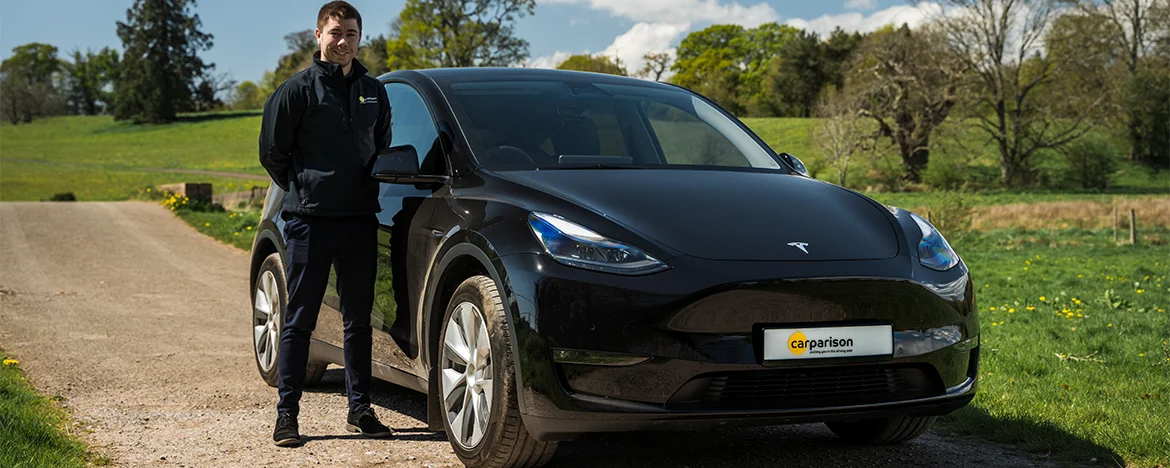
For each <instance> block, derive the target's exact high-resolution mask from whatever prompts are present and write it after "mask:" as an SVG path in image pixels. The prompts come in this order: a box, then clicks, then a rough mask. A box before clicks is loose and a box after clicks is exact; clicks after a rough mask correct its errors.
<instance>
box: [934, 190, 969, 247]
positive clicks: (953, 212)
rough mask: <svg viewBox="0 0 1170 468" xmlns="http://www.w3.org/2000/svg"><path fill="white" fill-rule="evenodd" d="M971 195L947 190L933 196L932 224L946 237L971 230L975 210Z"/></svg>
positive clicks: (957, 235) (961, 234) (962, 234)
mask: <svg viewBox="0 0 1170 468" xmlns="http://www.w3.org/2000/svg"><path fill="white" fill-rule="evenodd" d="M972 205H973V203H972V200H971V197H970V196H969V195H968V194H967V193H966V192H962V191H955V190H945V191H940V192H936V193H935V194H934V195H932V196H931V199H930V202H929V203H928V205H927V206H928V207H929V209H930V224H933V225H934V227H935V228H937V229H938V231H939V232H941V233H942V234H943V236H944V237H947V238H952V237H961V236H964V235H966V234H967V233H969V232H970V231H971V214H972V212H973V211H974V208H973V206H972Z"/></svg>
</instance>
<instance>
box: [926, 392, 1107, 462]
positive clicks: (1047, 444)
mask: <svg viewBox="0 0 1170 468" xmlns="http://www.w3.org/2000/svg"><path fill="white" fill-rule="evenodd" d="M935 427H936V428H938V429H941V430H942V431H943V432H945V433H948V434H958V435H963V436H977V437H980V438H982V439H986V440H992V441H995V442H999V443H1002V444H1009V445H1012V446H1016V447H1019V448H1021V449H1024V450H1029V451H1032V452H1035V453H1039V454H1049V456H1050V457H1051V458H1055V459H1058V460H1065V461H1070V462H1078V463H1088V461H1089V460H1090V459H1092V458H1096V459H1097V460H1103V461H1104V463H1105V464H1107V465H1110V466H1124V465H1125V459H1124V458H1122V456H1121V455H1119V454H1117V452H1114V451H1113V450H1112V449H1109V448H1107V447H1102V446H1100V445H1097V444H1096V443H1094V442H1092V441H1089V440H1087V439H1084V438H1082V437H1080V436H1077V435H1073V434H1069V433H1068V432H1067V431H1065V430H1064V429H1062V428H1060V426H1057V425H1055V424H1052V423H1050V422H1046V421H1033V420H1028V419H1022V418H1001V417H997V416H992V415H991V414H990V413H988V412H987V410H984V409H983V408H979V407H975V406H965V407H963V408H962V409H960V410H958V411H956V412H954V413H952V414H950V415H948V416H947V417H946V418H943V419H942V420H940V421H939V424H936V425H935Z"/></svg>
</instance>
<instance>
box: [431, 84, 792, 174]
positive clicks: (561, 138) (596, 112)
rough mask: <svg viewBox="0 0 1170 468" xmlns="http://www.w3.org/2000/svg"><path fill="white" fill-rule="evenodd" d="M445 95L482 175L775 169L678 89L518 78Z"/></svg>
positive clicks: (728, 124)
mask: <svg viewBox="0 0 1170 468" xmlns="http://www.w3.org/2000/svg"><path fill="white" fill-rule="evenodd" d="M445 92H447V93H449V94H450V95H451V96H452V97H453V98H454V99H452V100H451V101H452V104H453V107H454V108H455V111H456V118H457V119H458V120H459V121H460V125H461V127H462V128H463V130H464V132H465V134H466V135H467V136H468V140H469V143H470V144H471V146H472V150H473V152H474V154H475V157H476V159H477V160H478V161H479V162H480V164H482V165H483V166H485V167H487V168H488V169H494V170H532V169H548V168H558V167H568V166H570V165H580V164H586V165H593V164H599V163H603V164H606V165H611V164H620V165H622V166H626V165H629V166H660V165H663V164H667V165H679V166H684V165H686V166H724V167H750V168H766V169H780V165H779V163H778V162H777V161H776V160H775V158H773V157H772V156H771V155H770V154H769V153H768V151H767V149H766V148H764V147H762V146H761V145H760V144H758V143H757V142H756V141H755V140H754V139H753V138H752V137H751V135H750V134H748V133H746V132H744V131H743V129H742V128H740V127H739V126H737V125H736V123H735V121H734V120H732V119H730V118H728V117H727V116H725V115H723V114H722V113H720V112H719V111H718V110H717V109H715V108H714V107H712V106H710V105H709V104H707V103H705V102H704V101H702V100H701V99H698V98H697V97H696V96H694V95H693V94H691V93H689V92H687V91H684V90H676V89H668V88H656V87H646V86H637V85H618V84H611V83H591V82H582V81H564V82H561V81H544V80H526V81H469V82H457V83H452V84H449V85H446V89H445Z"/></svg>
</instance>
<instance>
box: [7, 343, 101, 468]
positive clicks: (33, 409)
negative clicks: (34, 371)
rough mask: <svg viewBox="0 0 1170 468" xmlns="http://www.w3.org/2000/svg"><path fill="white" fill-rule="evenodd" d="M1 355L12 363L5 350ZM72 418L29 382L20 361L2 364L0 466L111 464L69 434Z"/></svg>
mask: <svg viewBox="0 0 1170 468" xmlns="http://www.w3.org/2000/svg"><path fill="white" fill-rule="evenodd" d="M0 358H2V359H4V360H6V362H8V361H7V360H8V356H7V355H6V354H4V352H3V351H0ZM68 420H69V417H68V415H67V414H66V413H65V411H64V410H62V409H61V408H60V407H58V406H56V405H54V404H53V402H52V401H50V400H49V399H48V398H45V397H44V396H41V395H40V394H38V393H37V392H36V391H34V390H33V389H32V388H31V387H30V386H29V385H28V382H26V381H25V379H24V375H23V374H22V373H21V371H20V367H19V365H18V364H16V363H15V362H14V361H13V362H9V363H8V364H0V434H2V436H0V466H6V467H13V468H17V467H32V466H52V467H70V466H79V467H80V466H86V464H87V463H90V464H96V465H106V464H109V463H110V460H109V459H108V458H105V457H101V456H98V455H95V454H93V453H91V452H88V451H87V450H86V447H85V445H84V444H82V443H81V442H80V441H78V440H76V439H74V438H71V437H69V436H68V435H66V434H65V431H64V426H65V424H66V423H67V422H68Z"/></svg>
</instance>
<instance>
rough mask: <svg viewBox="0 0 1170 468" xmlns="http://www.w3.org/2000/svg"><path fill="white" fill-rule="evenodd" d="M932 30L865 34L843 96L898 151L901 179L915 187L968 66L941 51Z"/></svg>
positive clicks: (955, 102) (886, 29)
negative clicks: (850, 96) (854, 98)
mask: <svg viewBox="0 0 1170 468" xmlns="http://www.w3.org/2000/svg"><path fill="white" fill-rule="evenodd" d="M941 44H942V40H941V36H940V33H939V32H938V31H937V30H934V29H929V28H923V29H921V30H919V31H912V30H911V29H910V28H909V27H908V26H906V25H902V27H900V28H898V29H893V28H890V27H887V28H885V29H883V30H879V31H877V32H875V33H873V34H872V35H870V36H869V37H868V38H867V39H866V40H865V42H864V43H863V44H862V45H861V46H860V47H859V49H858V51H857V54H856V56H855V61H854V66H853V70H852V72H851V73H850V75H849V78H848V80H847V82H846V86H845V89H846V92H847V93H849V94H854V95H856V96H858V97H859V99H860V103H859V106H860V108H861V111H862V113H863V114H864V115H866V116H868V117H869V118H872V119H873V120H874V121H875V122H876V123H877V125H878V132H879V134H880V135H882V136H884V137H886V138H889V139H890V141H892V142H893V143H894V144H895V145H897V147H898V152H899V154H900V155H901V157H902V168H903V173H902V180H905V181H909V182H919V181H921V180H922V175H921V173H922V170H923V169H925V168H926V165H927V164H928V163H929V162H930V143H931V135H932V134H933V133H934V131H935V129H937V128H938V126H939V125H941V124H942V123H943V122H944V121H945V120H946V119H947V116H948V115H950V112H951V109H952V108H954V106H955V105H956V104H957V103H958V102H959V100H960V98H961V96H960V94H961V92H962V90H963V87H962V84H963V79H964V74H965V73H966V72H967V65H966V63H965V62H964V61H962V60H958V59H956V58H955V57H954V56H953V55H950V54H949V53H948V50H947V49H946V48H945V47H943V46H942V45H941Z"/></svg>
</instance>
